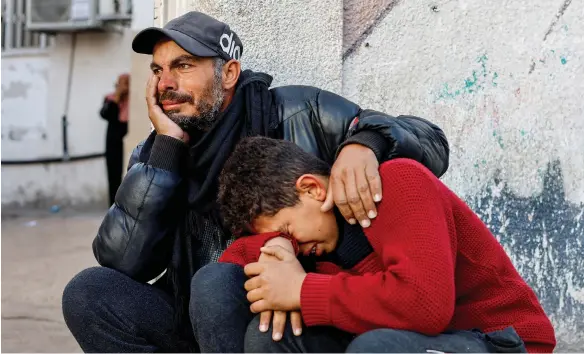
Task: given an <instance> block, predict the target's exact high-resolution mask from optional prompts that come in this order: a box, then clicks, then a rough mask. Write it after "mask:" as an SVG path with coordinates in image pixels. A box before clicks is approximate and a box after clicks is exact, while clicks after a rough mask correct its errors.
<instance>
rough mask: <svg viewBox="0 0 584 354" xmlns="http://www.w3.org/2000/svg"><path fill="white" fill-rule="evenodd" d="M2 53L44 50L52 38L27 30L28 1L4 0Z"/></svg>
mask: <svg viewBox="0 0 584 354" xmlns="http://www.w3.org/2000/svg"><path fill="white" fill-rule="evenodd" d="M1 36H2V53H9V52H14V51H20V50H27V49H44V48H47V47H48V45H49V44H50V38H49V37H48V36H47V35H46V34H44V33H38V32H30V31H27V30H26V0H2V35H1Z"/></svg>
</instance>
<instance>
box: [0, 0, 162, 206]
mask: <svg viewBox="0 0 584 354" xmlns="http://www.w3.org/2000/svg"><path fill="white" fill-rule="evenodd" d="M144 9H146V11H143V10H144ZM152 12H153V10H152V3H147V2H146V1H145V0H141V1H138V2H136V4H135V6H134V19H133V20H134V22H136V23H137V24H138V23H143V22H144V21H146V22H148V21H150V22H149V23H150V24H151V23H152ZM141 17H146V19H142V18H141ZM142 26H144V25H143V24H142ZM133 34H134V31H133V30H131V29H129V28H128V29H122V30H120V31H108V32H106V33H79V34H77V40H76V48H75V51H74V59H73V70H72V80H71V85H72V87H71V96H70V102H69V105H68V107H65V101H66V97H65V96H66V87H67V80H68V75H69V73H68V70H69V64H70V59H71V48H72V37H71V35H70V34H66V33H65V34H58V35H57V36H56V37H55V38H54V40H55V43H54V46H52V47H50V48H49V49H47V50H46V51H42V52H36V53H32V54H22V55H5V54H4V53H3V55H2V161H14V160H36V159H43V158H58V157H61V156H62V155H63V147H62V125H61V118H62V116H63V114H65V113H67V116H68V121H69V126H68V145H69V155H70V156H71V157H75V156H79V155H88V154H98V153H103V152H104V149H105V129H106V127H107V123H106V122H105V120H103V119H102V118H101V117H100V116H99V109H100V108H101V104H102V102H103V97H104V95H106V94H107V93H110V92H112V91H113V90H114V83H115V80H116V78H117V76H118V75H119V74H121V73H123V72H129V71H130V64H131V60H130V59H131V56H130V53H131V45H130V44H131V40H132V38H133ZM143 84H144V83H143V82H142V86H143ZM142 86H140V85H138V87H137V88H136V86H135V83H134V82H133V81H132V89H134V88H136V91H144V90H143V88H142ZM132 93H133V94H134V92H132ZM132 97H133V96H132ZM142 97H143V94H142ZM53 203H57V204H64V205H79V204H93V203H99V204H102V205H103V206H104V207H105V206H106V205H107V204H106V203H107V178H106V168H105V160H104V159H103V158H94V159H87V160H82V161H75V162H66V163H51V164H31V165H2V205H3V206H27V205H37V206H46V205H50V204H53Z"/></svg>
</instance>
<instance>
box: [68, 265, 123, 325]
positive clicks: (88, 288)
mask: <svg viewBox="0 0 584 354" xmlns="http://www.w3.org/2000/svg"><path fill="white" fill-rule="evenodd" d="M116 273H117V272H116V271H115V270H112V269H109V268H104V267H93V268H88V269H85V270H83V271H81V272H80V273H79V274H77V275H76V276H74V277H73V279H71V281H69V283H68V284H67V285H66V286H65V289H64V290H63V297H62V299H61V304H62V308H63V317H64V318H65V322H66V323H67V325H68V326H69V327H71V326H72V325H76V324H77V325H79V324H80V321H82V320H83V319H87V318H88V317H89V316H90V315H91V314H92V313H95V312H96V307H98V306H100V305H99V304H100V303H101V301H103V295H104V291H105V289H104V287H103V286H104V284H108V283H111V282H112V278H113V277H115V276H116ZM78 322H79V323H78Z"/></svg>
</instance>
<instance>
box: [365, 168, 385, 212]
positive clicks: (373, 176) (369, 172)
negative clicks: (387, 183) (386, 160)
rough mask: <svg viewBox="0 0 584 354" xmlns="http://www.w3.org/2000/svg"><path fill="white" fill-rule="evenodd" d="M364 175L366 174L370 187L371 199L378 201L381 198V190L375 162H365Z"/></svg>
mask: <svg viewBox="0 0 584 354" xmlns="http://www.w3.org/2000/svg"><path fill="white" fill-rule="evenodd" d="M365 175H366V176H367V181H368V182H369V188H370V189H371V194H372V195H373V201H375V202H376V203H377V202H380V201H381V198H383V190H382V188H381V176H379V167H378V166H375V164H367V166H365Z"/></svg>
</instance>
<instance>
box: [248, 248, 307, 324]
mask: <svg viewBox="0 0 584 354" xmlns="http://www.w3.org/2000/svg"><path fill="white" fill-rule="evenodd" d="M262 253H266V254H269V255H271V256H275V257H277V258H278V259H279V260H280V261H276V262H268V263H259V262H257V263H250V264H248V265H246V266H245V269H244V271H245V274H246V275H247V276H248V277H250V278H251V279H249V280H248V281H246V282H245V290H247V292H248V293H247V299H248V300H249V302H251V311H252V312H253V313H260V312H263V311H267V310H276V311H294V310H299V309H300V291H301V289H302V282H303V281H304V278H305V277H306V272H305V271H304V269H303V268H302V265H301V264H300V262H299V261H298V259H296V256H295V255H294V254H293V253H291V252H289V251H287V250H285V249H284V248H282V247H280V246H272V247H263V248H262Z"/></svg>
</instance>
